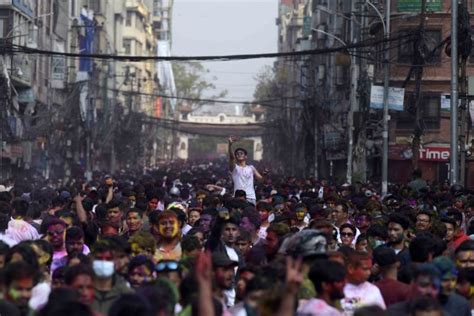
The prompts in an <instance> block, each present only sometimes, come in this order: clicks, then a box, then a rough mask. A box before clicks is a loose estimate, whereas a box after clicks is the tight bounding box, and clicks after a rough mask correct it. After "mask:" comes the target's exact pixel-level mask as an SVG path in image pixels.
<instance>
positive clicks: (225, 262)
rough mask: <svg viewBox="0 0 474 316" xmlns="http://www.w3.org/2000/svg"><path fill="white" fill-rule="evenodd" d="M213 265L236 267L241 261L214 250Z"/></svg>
mask: <svg viewBox="0 0 474 316" xmlns="http://www.w3.org/2000/svg"><path fill="white" fill-rule="evenodd" d="M212 265H213V266H214V267H236V266H238V265H239V263H238V262H236V261H233V260H231V259H230V258H229V257H228V256H227V255H226V254H225V253H223V252H214V253H213V254H212Z"/></svg>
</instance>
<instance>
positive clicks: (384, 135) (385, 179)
mask: <svg viewBox="0 0 474 316" xmlns="http://www.w3.org/2000/svg"><path fill="white" fill-rule="evenodd" d="M390 6H391V3H390V0H386V2H385V36H384V37H385V45H384V46H385V55H384V61H383V62H384V65H383V68H384V69H383V70H384V80H383V87H384V89H383V132H382V138H383V154H382V196H385V195H386V194H387V191H388V119H389V116H388V89H389V85H390V64H389V60H390V51H389V48H390V45H389V40H390V16H391V10H390V9H391V8H390ZM382 22H383V21H382Z"/></svg>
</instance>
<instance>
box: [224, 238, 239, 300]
mask: <svg viewBox="0 0 474 316" xmlns="http://www.w3.org/2000/svg"><path fill="white" fill-rule="evenodd" d="M225 251H226V253H227V256H228V257H229V259H230V260H232V261H235V262H239V255H238V254H237V251H235V249H234V248H232V247H228V246H227V245H226V246H225ZM237 269H238V267H235V269H234V273H237ZM224 295H225V296H226V301H227V302H226V303H227V307H232V306H234V303H235V295H236V293H235V288H234V287H232V288H231V289H229V290H225V291H224Z"/></svg>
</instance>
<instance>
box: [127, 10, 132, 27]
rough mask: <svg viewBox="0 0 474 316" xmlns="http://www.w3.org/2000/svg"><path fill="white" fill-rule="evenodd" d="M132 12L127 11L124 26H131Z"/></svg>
mask: <svg viewBox="0 0 474 316" xmlns="http://www.w3.org/2000/svg"><path fill="white" fill-rule="evenodd" d="M132 15H133V12H132V11H127V17H126V18H125V25H126V26H132Z"/></svg>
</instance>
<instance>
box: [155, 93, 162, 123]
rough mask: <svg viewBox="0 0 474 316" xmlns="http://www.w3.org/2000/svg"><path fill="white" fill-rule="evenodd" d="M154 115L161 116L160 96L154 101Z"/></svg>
mask: <svg viewBox="0 0 474 316" xmlns="http://www.w3.org/2000/svg"><path fill="white" fill-rule="evenodd" d="M155 117H158V118H160V117H161V97H158V98H156V102H155Z"/></svg>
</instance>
